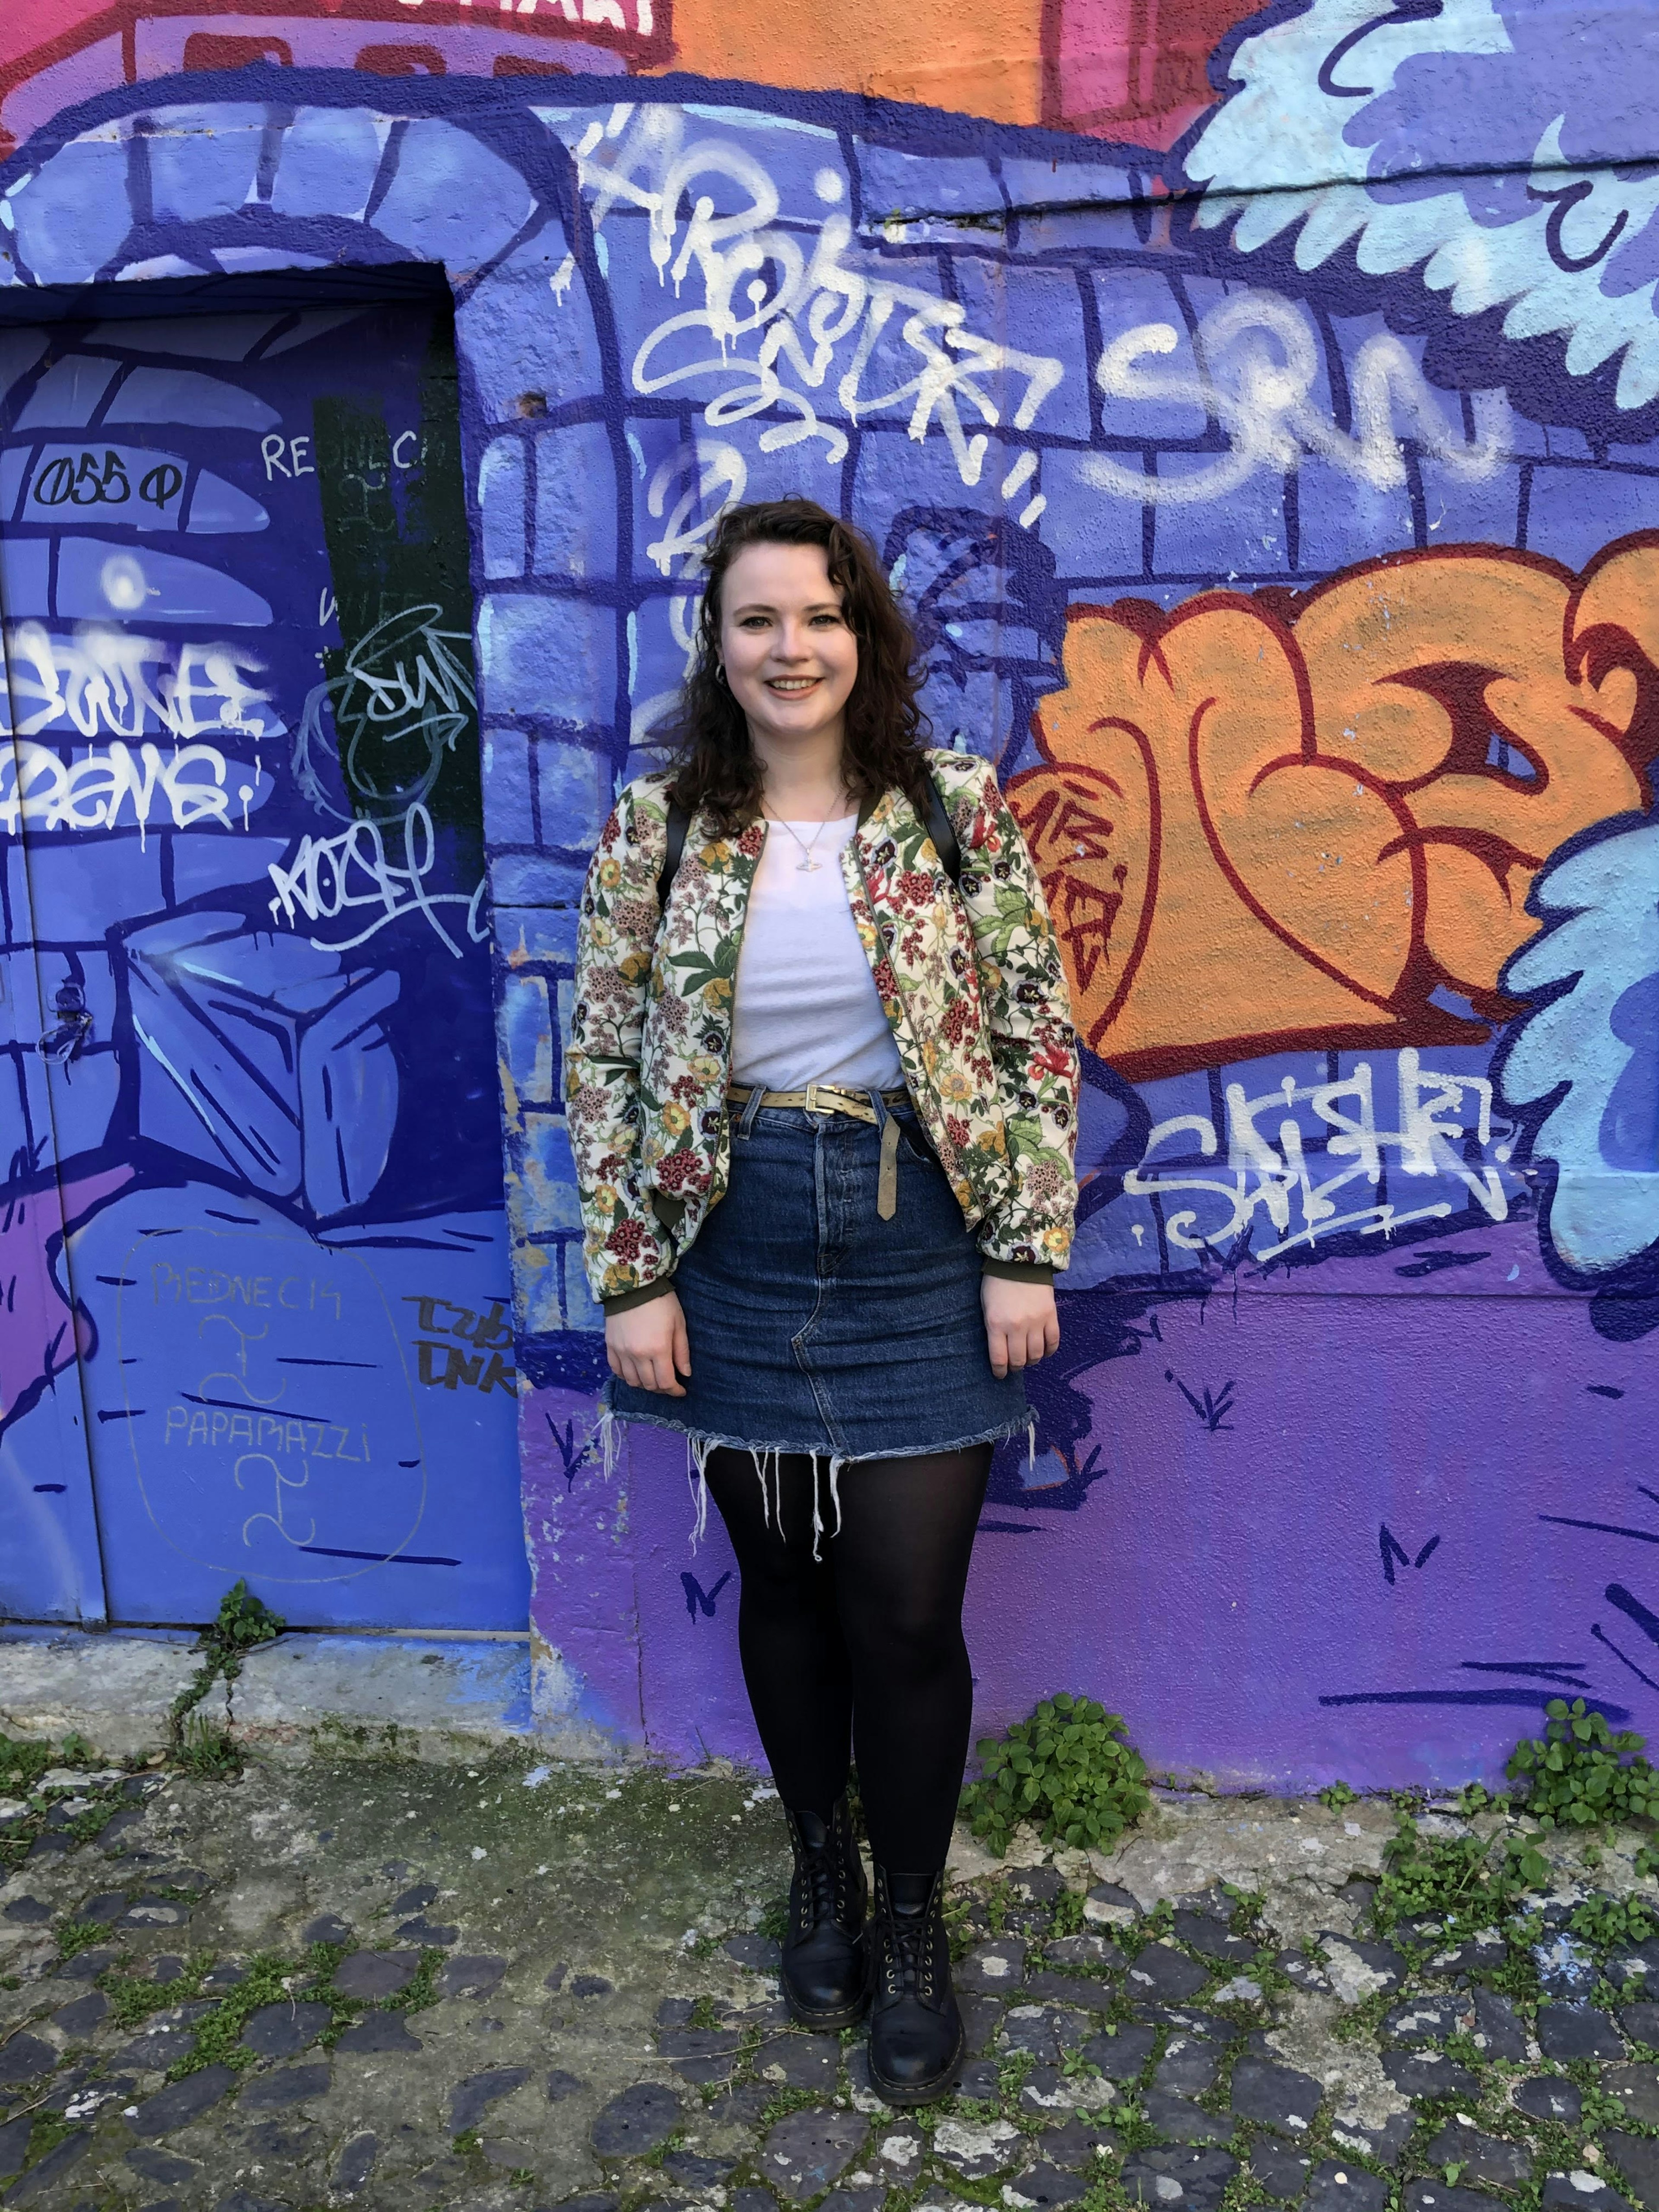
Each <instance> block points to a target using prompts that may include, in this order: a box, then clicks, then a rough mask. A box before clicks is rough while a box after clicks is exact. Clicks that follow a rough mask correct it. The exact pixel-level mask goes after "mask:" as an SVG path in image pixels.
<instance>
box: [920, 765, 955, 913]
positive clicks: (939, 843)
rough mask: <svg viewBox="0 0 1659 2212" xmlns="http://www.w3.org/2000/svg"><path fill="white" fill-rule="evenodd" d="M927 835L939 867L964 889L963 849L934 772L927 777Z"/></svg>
mask: <svg viewBox="0 0 1659 2212" xmlns="http://www.w3.org/2000/svg"><path fill="white" fill-rule="evenodd" d="M927 835H928V836H930V837H931V838H932V839H933V850H934V851H935V852H936V853H937V854H939V865H940V866H942V867H943V868H944V870H945V874H946V875H947V876H949V878H951V882H952V883H953V884H955V885H956V887H957V890H961V889H962V848H961V846H960V845H959V844H957V833H956V831H955V829H953V828H952V826H951V817H950V814H949V812H948V811H946V808H945V801H944V799H943V798H942V797H941V796H940V794H939V786H938V784H936V783H935V782H934V781H933V775H932V772H931V771H930V772H929V774H928V777H927Z"/></svg>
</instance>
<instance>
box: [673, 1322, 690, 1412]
mask: <svg viewBox="0 0 1659 2212" xmlns="http://www.w3.org/2000/svg"><path fill="white" fill-rule="evenodd" d="M673 1357H674V1364H675V1366H676V1367H677V1368H678V1370H679V1371H680V1373H681V1374H682V1375H689V1374H690V1372H691V1340H690V1337H689V1336H688V1335H687V1334H686V1333H685V1316H684V1313H681V1314H680V1315H679V1316H678V1318H677V1320H676V1321H675V1323H674V1341H673ZM680 1395H681V1396H682V1397H684V1395H685V1393H684V1391H681V1393H680Z"/></svg>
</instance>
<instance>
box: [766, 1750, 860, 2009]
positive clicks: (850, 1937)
mask: <svg viewBox="0 0 1659 2212" xmlns="http://www.w3.org/2000/svg"><path fill="white" fill-rule="evenodd" d="M784 1818H785V1820H787V1821H788V1823H789V1843H790V1847H791V1849H792V1850H793V1852H794V1854H795V1874H794V1879H793V1881H791V1883H790V1885H789V1933H788V1935H787V1936H786V1937H785V1939H784V1945H783V1994H784V1996H785V1998H786V2000H787V2003H788V2006H789V2010H790V2012H791V2014H792V2015H793V2017H794V2018H795V2019H796V2020H798V2021H799V2022H800V2024H801V2026H802V2027H815V2028H824V2029H831V2028H842V2027H852V2025H853V2023H854V2021H856V2020H860V2019H861V2018H862V2017H863V2014H864V2008H865V2004H866V2002H867V1998H868V1990H867V1988H866V1973H867V1969H866V1963H865V1955H864V1948H865V1936H864V1912H865V1907H866V1904H867V1903H868V1902H869V1895H870V1892H869V1887H868V1885H867V1884H866V1881H865V1879H864V1864H863V1862H862V1860H861V1859H860V1857H859V1847H858V1843H857V1841H856V1839H855V1838H854V1834H853V1819H852V1815H851V1814H850V1813H849V1812H848V1808H847V1797H846V1794H845V1792H844V1791H843V1793H842V1796H839V1797H838V1798H837V1799H836V1802H835V1805H834V1807H833V1808H832V1809H831V1812H830V1814H829V1820H828V1821H827V1822H826V1821H825V1820H823V1818H822V1817H821V1816H820V1815H819V1814H817V1813H792V1812H790V1811H789V1810H788V1808H787V1807H786V1808H785V1810H784Z"/></svg>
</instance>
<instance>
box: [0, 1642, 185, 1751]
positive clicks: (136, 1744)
mask: <svg viewBox="0 0 1659 2212" xmlns="http://www.w3.org/2000/svg"><path fill="white" fill-rule="evenodd" d="M192 1641H193V1639H192V1638H190V1637H188V1636H185V1635H183V1634H178V1635H173V1634H169V1633H167V1632H165V1631H162V1632H155V1633H150V1634H139V1635H132V1636H122V1635H100V1636H88V1634H87V1633H86V1632H85V1631H84V1630H82V1629H78V1628H62V1629H53V1628H38V1629H37V1628H16V1627H5V1628H0V1729H3V1730H4V1731H5V1733H6V1734H7V1735H14V1736H27V1737H33V1738H36V1739H37V1740H38V1739H42V1738H46V1739H50V1740H52V1741H57V1740H58V1738H60V1737H62V1736H65V1735H69V1734H70V1731H71V1729H72V1730H73V1731H74V1732H75V1733H76V1735H83V1736H85V1738H86V1739H87V1741H88V1743H90V1744H91V1745H92V1747H93V1748H94V1750H95V1751H96V1752H97V1753H99V1755H100V1757H101V1758H105V1759H130V1758H133V1757H143V1756H144V1755H145V1754H147V1753H149V1752H152V1751H159V1750H160V1749H161V1746H162V1745H163V1744H164V1743H165V1742H166V1741H167V1715H168V1713H169V1711H171V1709H172V1705H173V1699H175V1698H176V1697H177V1696H178V1694H179V1692H180V1691H181V1690H182V1689H183V1688H184V1686H185V1684H186V1683H187V1682H188V1681H189V1680H190V1678H191V1675H192V1674H194V1673H195V1671H196V1669H197V1667H198V1666H199V1665H200V1664H201V1662H200V1661H199V1659H197V1658H196V1657H194V1656H192V1654H191V1643H192Z"/></svg>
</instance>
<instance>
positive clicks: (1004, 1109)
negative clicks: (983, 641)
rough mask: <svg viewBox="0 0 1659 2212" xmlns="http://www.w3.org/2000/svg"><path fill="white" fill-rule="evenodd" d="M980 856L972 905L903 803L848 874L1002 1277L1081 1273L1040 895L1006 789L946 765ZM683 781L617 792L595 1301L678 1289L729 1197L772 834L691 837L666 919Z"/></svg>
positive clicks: (593, 953) (595, 1009) (587, 1122)
mask: <svg viewBox="0 0 1659 2212" xmlns="http://www.w3.org/2000/svg"><path fill="white" fill-rule="evenodd" d="M928 765H929V767H930V768H931V769H932V770H933V777H934V781H935V782H936V783H937V784H938V786H939V792H940V795H941V797H942V798H943V799H944V801H945V806H946V808H947V810H948V811H949V813H950V817H951V826H952V828H953V829H955V831H956V833H957V842H958V844H959V845H960V848H961V853H962V870H961V884H960V889H961V896H960V898H958V897H957V896H956V894H955V891H954V890H953V889H952V887H951V879H950V878H949V876H948V875H947V874H946V873H945V869H944V867H943V866H942V864H941V862H940V860H939V855H938V854H937V853H936V852H935V850H934V848H933V841H932V839H931V838H930V837H929V836H928V834H927V828H926V826H925V824H924V823H922V822H921V820H920V819H919V817H917V815H916V812H915V809H914V807H912V805H910V802H909V801H908V799H906V798H904V797H903V795H902V793H899V792H897V791H890V792H888V793H885V794H884V797H882V798H881V799H879V800H878V801H877V802H876V803H875V805H873V806H870V807H867V808H866V811H865V814H864V817H863V818H862V819H861V820H860V824H859V827H858V829H857V830H856V832H855V833H854V836H853V837H852V839H851V840H850V841H849V842H848V845H847V847H846V849H845V851H844V852H843V854H842V863H841V865H842V878H843V881H844V883H845V884H846V889H847V896H848V903H849V905H850V906H851V908H852V913H853V919H854V923H855V925H856V927H857V929H858V933H859V937H860V941H861V942H862V944H863V946H864V950H865V953H866V957H867V958H868V960H869V963H870V968H871V973H872V975H873V976H874V978H875V983H876V988H877V991H878V993H879V994H880V997H881V1001H882V1005H883V1006H884V1008H885V1010H886V1013H887V1018H888V1020H889V1022H890V1024H892V1030H893V1036H894V1040H895V1042H896V1046H897V1049H898V1054H899V1059H900V1062H901V1064H902V1067H903V1070H904V1077H905V1082H906V1085H907V1087H908V1091H909V1093H910V1097H911V1099H912V1101H913V1102H914V1103H915V1109H916V1112H917V1114H918V1115H919V1116H920V1118H921V1121H922V1123H923V1125H924V1126H925V1127H926V1128H927V1133H928V1135H929V1137H930V1138H931V1139H932V1140H933V1148H934V1150H935V1152H937V1154H938V1156H939V1163H940V1165H941V1166H942V1167H943V1168H944V1170H945V1174H946V1176H948V1177H949V1178H950V1182H951V1188H952V1190H953V1191H954V1192H955V1194H956V1196H957V1202H958V1203H959V1204H960V1206H961V1207H962V1211H963V1217H964V1218H965V1219H966V1221H967V1223H968V1225H969V1228H976V1229H977V1231H978V1232H979V1243H980V1249H981V1253H982V1255H983V1256H984V1262H985V1265H986V1267H987V1270H988V1271H990V1272H993V1273H1006V1274H1011V1275H1015V1276H1030V1277H1031V1278H1033V1279H1037V1280H1043V1281H1046V1280H1048V1279H1049V1277H1050V1274H1051V1273H1052V1270H1053V1269H1054V1268H1055V1267H1064V1266H1065V1265H1066V1258H1067V1255H1068V1253H1069V1251H1070V1248H1071V1242H1072V1218H1073V1211H1074V1209H1075V1205H1076V1198H1077V1186H1076V1180H1075V1176H1074V1171H1073V1154H1074V1152H1075V1150H1076V1142H1077V1107H1078V1060H1077V1046H1076V1041H1075V1038H1074V1036H1073V1029H1072V1019H1071V1007H1070V1002H1069V999H1068V996H1067V992H1066V975H1065V969H1064V968H1063V966H1062V965H1061V962H1060V950H1059V946H1058V945H1057V943H1056V941H1055V938H1054V929H1053V927H1052V925H1051V923H1050V921H1049V919H1048V908H1047V907H1046V905H1045V903H1044V902H1043V896H1042V885H1041V884H1040V883H1039V882H1038V880H1037V873H1036V868H1035V866H1033V865H1032V861H1031V856H1030V853H1029V852H1028V851H1027V849H1026V845H1025V840H1024V836H1022V835H1021V833H1020V829H1019V825H1018V823H1017V822H1016V821H1015V819H1014V817H1013V816H1012V813H1011V812H1010V811H1009V809H1008V805H1007V803H1006V800H1005V799H1004V798H1003V796H1002V793H1001V792H1000V789H999V788H998V786H997V781H996V775H995V772H994V770H993V769H991V768H990V766H989V765H988V764H987V763H986V762H984V761H982V760H980V759H978V758H976V757H974V756H972V755H970V754H962V753H951V752H943V751H935V752H930V753H929V755H928ZM667 782H668V778H667V777H666V776H665V775H645V776H641V777H640V778H638V780H637V781H635V782H633V783H630V784H629V785H628V786H627V787H626V788H625V789H624V790H623V792H622V793H621V794H620V795H619V797H618V799H617V805H616V808H615V810H614V811H613V812H612V814H611V818H610V820H609V821H608V822H607V823H605V829H604V831H603V833H602V835H601V836H600V838H599V848H598V850H597V851H596V852H595V854H594V856H593V860H592V866H591V867H590V868H589V870H588V874H587V882H586V887H585V890H584V891H583V896H582V909H581V918H580V927H579V929H578V933H577V939H576V978H575V990H574V1002H575V1003H574V1012H573V1014H572V1018H571V1026H570V1036H569V1042H568V1049H567V1052H566V1054H565V1063H564V1070H565V1100H566V1104H567V1106H568V1113H569V1126H570V1139H571V1147H572V1151H573V1152H574V1158H575V1167H576V1179H577V1183H578V1186H579V1188H580V1195H581V1208H582V1224H583V1228H584V1231H585V1232H586V1233H585V1239H584V1257H585V1260H586V1270H587V1278H588V1281H589V1284H590V1285H591V1286H592V1291H593V1295H594V1296H595V1297H596V1298H598V1299H599V1300H601V1301H602V1302H603V1303H604V1304H605V1306H606V1308H607V1309H608V1310H611V1311H613V1312H614V1311H617V1310H620V1309H621V1308H622V1307H623V1306H625V1305H633V1304H638V1303H641V1302H642V1301H643V1300H644V1299H645V1298H647V1297H654V1296H656V1295H658V1294H659V1292H661V1291H665V1290H666V1289H667V1288H668V1286H669V1280H670V1278H671V1275H672V1273H673V1271H674V1267H675V1263H676V1261H677V1260H678V1256H679V1255H680V1254H681V1253H682V1252H684V1251H685V1250H686V1249H688V1248H689V1247H690V1244H691V1243H692V1242H693V1241H694V1240H695V1238H696V1235H697V1232H698V1231H699V1230H700V1229H701V1227H702V1224H703V1222H704V1220H705V1219H706V1218H708V1212H709V1210H710V1209H711V1208H712V1207H713V1206H716V1205H718V1204H719V1202H720V1199H721V1197H722V1196H723V1194H724V1193H725V1190H726V1177H727V1173H728V1170H729V1164H730V1157H731V1139H730V1131H729V1127H728V1122H727V1114H726V1085H727V1083H728V1080H729V1077H730V1069H731V1056H732V992H733V988H734V987H735V983H736V979H737V973H738V953H739V951H740V950H741V948H742V945H743V929H744V917H745V915H746V914H747V912H748V906H749V893H750V886H751V885H752V884H753V882H754V879H755V870H756V867H757V864H758V862H759V860H760V856H761V852H762V848H763V845H764V842H765V838H766V824H765V823H764V822H755V823H750V826H749V827H748V828H747V829H745V830H744V832H743V833H742V835H741V836H736V837H732V836H721V835H720V834H719V833H718V832H717V831H716V830H715V829H714V828H713V827H712V826H711V825H710V823H708V820H707V819H706V817H703V816H702V815H701V814H699V815H697V816H695V817H693V819H692V821H691V823H690V826H689V829H688V832H687V836H686V841H685V851H684V858H683V859H682V860H681V863H680V866H679V870H678V874H677V875H676V877H675V878H674V882H673V885H672V888H671V890H670V893H669V896H668V903H667V908H666V912H665V914H663V913H660V912H659V907H658V903H657V879H658V876H659V872H660V870H661V867H662V865H663V860H664V857H665V853H666V850H667V835H668V802H667V798H666V795H665V788H666V785H667Z"/></svg>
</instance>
